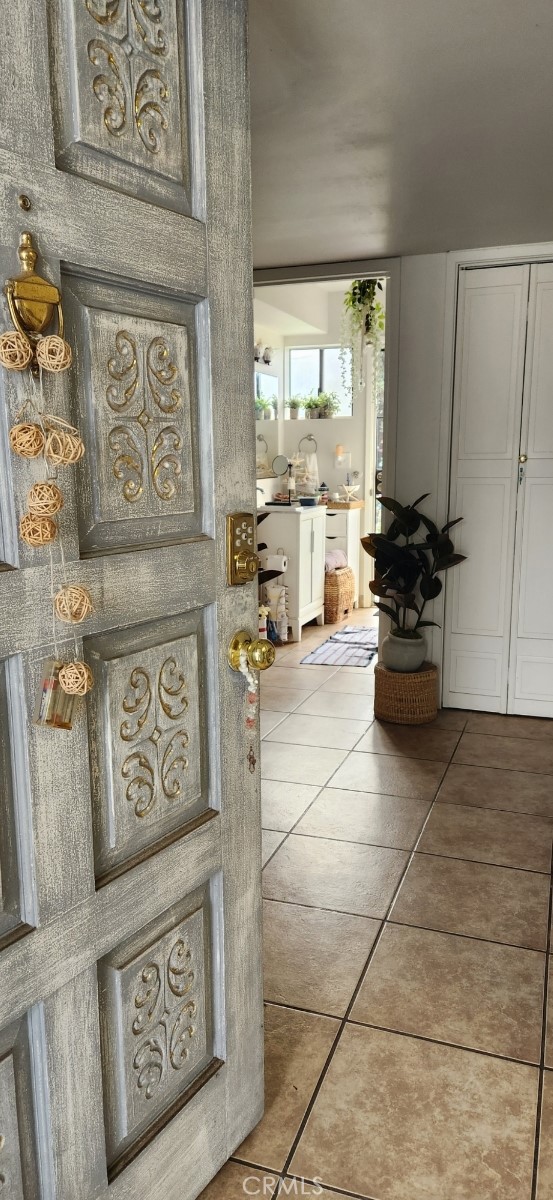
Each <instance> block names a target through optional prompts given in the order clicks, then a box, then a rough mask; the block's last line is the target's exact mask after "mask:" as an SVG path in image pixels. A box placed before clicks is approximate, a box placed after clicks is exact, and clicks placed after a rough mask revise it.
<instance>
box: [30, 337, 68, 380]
mask: <svg viewBox="0 0 553 1200" xmlns="http://www.w3.org/2000/svg"><path fill="white" fill-rule="evenodd" d="M36 358H37V362H38V365H39V367H42V369H43V370H44V371H66V370H67V368H68V367H70V366H71V363H72V361H73V354H72V351H71V346H70V345H69V342H65V341H64V339H63V338H61V337H58V334H57V333H50V334H48V336H47V337H43V338H41V339H40V341H39V342H38V344H37V348H36Z"/></svg>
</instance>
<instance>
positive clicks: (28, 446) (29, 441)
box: [10, 422, 44, 458]
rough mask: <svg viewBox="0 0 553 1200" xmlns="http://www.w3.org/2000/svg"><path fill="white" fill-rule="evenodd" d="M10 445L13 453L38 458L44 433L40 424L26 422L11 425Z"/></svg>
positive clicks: (22, 456) (42, 444) (42, 445)
mask: <svg viewBox="0 0 553 1200" xmlns="http://www.w3.org/2000/svg"><path fill="white" fill-rule="evenodd" d="M10 446H11V448H12V450H13V452H14V454H19V455H20V456H21V458H38V455H39V454H42V451H43V450H44V434H43V432H42V429H41V428H40V425H32V424H30V423H27V422H23V423H21V424H20V425H12V428H11V429H10Z"/></svg>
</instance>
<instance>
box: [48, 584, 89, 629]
mask: <svg viewBox="0 0 553 1200" xmlns="http://www.w3.org/2000/svg"><path fill="white" fill-rule="evenodd" d="M54 610H55V613H56V616H57V618H58V620H59V621H64V622H65V623H66V624H67V625H80V623H81V621H84V620H86V618H87V617H89V616H90V614H91V612H92V600H91V598H90V592H88V591H87V590H86V588H84V587H81V586H80V584H66V586H65V587H62V588H60V590H59V592H56V595H55V596H54Z"/></svg>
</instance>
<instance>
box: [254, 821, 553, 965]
mask: <svg viewBox="0 0 553 1200" xmlns="http://www.w3.org/2000/svg"><path fill="white" fill-rule="evenodd" d="M407 859H408V855H407V854H405V853H403V852H402V851H400V850H383V849H381V848H378V847H375V846H357V845H354V844H353V843H351V842H332V841H327V840H326V839H325V838H310V837H298V836H297V835H296V834H293V833H292V834H290V836H289V837H288V838H287V839H286V842H285V843H284V845H283V846H281V848H280V850H279V851H278V852H277V854H276V855H275V857H274V858H273V859H272V860H271V862H270V863H269V866H268V867H267V868H266V870H265V875H264V885H263V895H264V896H265V898H266V899H267V900H287V901H289V902H291V903H292V904H305V905H308V906H310V907H314V908H330V909H333V910H334V911H335V912H349V913H357V914H358V915H359V916H362V917H376V918H378V917H384V916H385V914H386V911H387V909H388V906H389V904H390V901H391V899H392V896H393V894H394V891H395V889H396V887H397V885H398V883H399V880H400V878H401V874H402V871H403V870H404V868H405V864H406V862H407ZM530 878H534V876H530ZM540 878H541V876H540ZM322 969H324V966H322Z"/></svg>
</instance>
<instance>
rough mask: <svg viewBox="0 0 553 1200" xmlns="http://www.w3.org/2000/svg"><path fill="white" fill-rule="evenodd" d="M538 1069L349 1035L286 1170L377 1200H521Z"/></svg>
mask: <svg viewBox="0 0 553 1200" xmlns="http://www.w3.org/2000/svg"><path fill="white" fill-rule="evenodd" d="M537 1089H538V1071H537V1070H536V1068H534V1067H529V1066H523V1065H521V1064H519V1063H510V1062H505V1061H503V1060H501V1059H498V1058H490V1057H487V1056H486V1055H483V1054H473V1053H471V1051H469V1050H459V1049H456V1048H454V1047H451V1046H438V1045H434V1044H432V1043H431V1042H424V1041H420V1040H418V1039H415V1038H405V1037H403V1036H401V1035H400V1034H396V1033H385V1032H383V1031H382V1030H378V1029H363V1028H361V1027H359V1026H357V1027H356V1026H352V1025H350V1026H347V1027H346V1029H345V1031H344V1033H343V1035H342V1037H341V1039H340V1043H339V1046H338V1049H337V1051H336V1053H335V1055H334V1057H333V1059H332V1062H331V1064H330V1068H329V1071H328V1074H327V1075H326V1078H325V1080H324V1083H323V1085H322V1088H321V1091H320V1093H319V1095H318V1098H317V1100H316V1102H315V1106H314V1108H313V1112H312V1114H311V1116H310V1118H309V1121H308V1123H307V1126H306V1129H305V1132H304V1134H303V1137H302V1139H301V1141H300V1143H299V1146H298V1149H297V1151H296V1153H295V1155H294V1158H293V1160H292V1165H291V1168H290V1169H291V1171H292V1172H293V1173H294V1174H296V1175H297V1174H300V1175H305V1176H307V1177H308V1178H311V1179H313V1176H314V1175H315V1174H316V1175H318V1176H319V1177H320V1178H321V1179H322V1181H323V1183H324V1184H326V1185H327V1186H328V1187H336V1188H343V1189H345V1190H346V1191H351V1192H356V1193H358V1194H360V1195H362V1196H370V1197H373V1198H377V1200H529V1197H530V1193H531V1183H532V1167H533V1153H534V1134H535V1120H536V1103H537Z"/></svg>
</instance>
